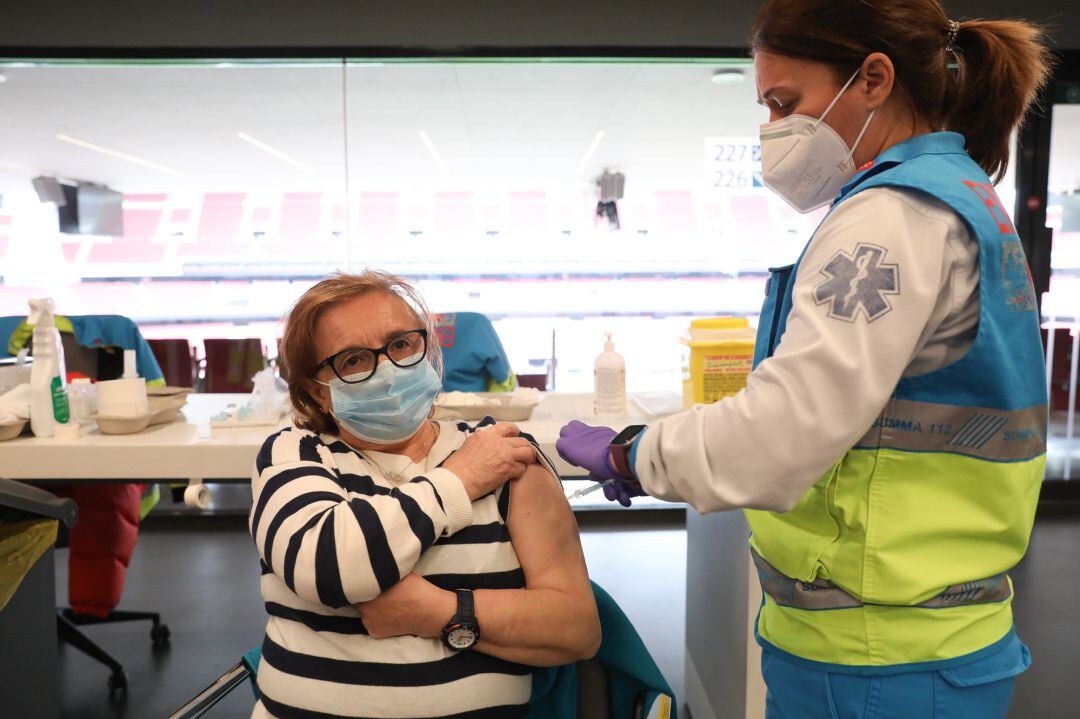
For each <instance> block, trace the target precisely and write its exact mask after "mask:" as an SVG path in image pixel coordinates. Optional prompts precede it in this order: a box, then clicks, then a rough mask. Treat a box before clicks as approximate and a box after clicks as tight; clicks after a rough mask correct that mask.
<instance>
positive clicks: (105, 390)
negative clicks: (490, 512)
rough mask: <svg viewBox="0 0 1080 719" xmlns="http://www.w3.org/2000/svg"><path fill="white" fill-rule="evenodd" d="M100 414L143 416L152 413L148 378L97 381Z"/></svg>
mask: <svg viewBox="0 0 1080 719" xmlns="http://www.w3.org/2000/svg"><path fill="white" fill-rule="evenodd" d="M97 405H98V410H97V411H98V414H100V415H102V416H105V417H141V416H142V415H144V414H149V413H150V405H149V403H148V401H147V398H146V380H144V379H142V378H141V377H139V378H136V379H112V380H108V381H105V382H98V383H97Z"/></svg>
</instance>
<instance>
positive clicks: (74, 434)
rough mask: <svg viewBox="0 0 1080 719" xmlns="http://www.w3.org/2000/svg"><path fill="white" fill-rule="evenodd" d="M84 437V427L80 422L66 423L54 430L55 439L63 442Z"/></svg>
mask: <svg viewBox="0 0 1080 719" xmlns="http://www.w3.org/2000/svg"><path fill="white" fill-rule="evenodd" d="M81 435H82V426H81V425H80V424H79V423H78V422H65V423H63V424H57V425H56V426H55V427H54V428H53V437H55V438H56V439H59V440H61V441H63V442H70V441H72V440H75V439H78V438H79V437H80V436H81Z"/></svg>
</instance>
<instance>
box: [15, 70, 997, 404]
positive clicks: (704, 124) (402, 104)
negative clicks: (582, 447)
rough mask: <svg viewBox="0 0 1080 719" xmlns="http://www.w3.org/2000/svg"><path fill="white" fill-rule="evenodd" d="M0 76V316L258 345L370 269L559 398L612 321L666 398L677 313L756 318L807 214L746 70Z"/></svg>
mask: <svg viewBox="0 0 1080 719" xmlns="http://www.w3.org/2000/svg"><path fill="white" fill-rule="evenodd" d="M0 72H2V73H3V75H4V77H5V80H6V82H4V83H2V84H0V122H2V123H3V125H4V127H5V132H4V133H2V134H0V275H2V285H0V312H2V314H22V313H24V312H25V308H26V299H27V298H28V297H33V296H38V295H42V294H49V295H51V296H53V297H54V298H56V301H57V306H58V309H59V311H60V312H62V313H68V314H93V313H118V314H125V315H129V316H131V317H132V318H133V319H135V320H136V321H137V322H139V324H140V325H141V327H142V329H143V332H144V334H146V335H147V336H150V337H183V338H187V339H189V340H191V341H192V342H193V343H194V344H195V345H196V347H198V346H199V345H200V344H201V339H202V338H204V337H209V336H217V337H221V336H226V337H248V336H258V337H261V338H262V340H263V343H264V345H265V346H266V347H267V349H268V351H269V353H270V354H271V355H273V354H274V353H275V352H274V347H275V340H276V337H277V335H278V334H279V331H280V323H279V320H280V318H281V316H282V315H283V313H284V312H286V311H287V309H288V307H289V306H290V305H291V304H292V302H293V301H294V300H295V299H296V298H297V296H299V294H300V293H301V292H303V291H304V290H305V289H306V288H307V287H309V286H310V285H311V284H312V283H314V282H316V281H317V280H318V279H319V278H320V277H323V276H325V275H326V274H327V273H329V272H332V271H334V270H339V269H340V270H354V271H355V270H359V269H362V268H365V267H374V268H380V269H384V270H388V271H391V272H397V273H400V274H404V275H406V276H409V277H411V278H412V279H414V280H415V281H416V282H417V283H418V284H419V286H420V288H421V290H422V291H423V293H424V295H425V296H426V298H427V299H428V301H429V304H430V305H431V307H432V308H433V309H434V310H436V311H439V312H456V311H477V312H482V313H484V314H487V315H488V316H490V317H491V318H492V320H493V321H494V322H495V324H496V327H497V329H498V331H499V334H500V336H501V337H502V339H503V343H504V345H505V346H506V347H507V350H508V353H509V355H510V358H511V362H512V365H513V367H514V369H515V370H516V371H517V372H519V373H531V372H544V371H546V370H547V369H548V367H549V365H550V360H551V358H552V356H553V354H552V353H553V348H554V357H555V358H556V360H557V371H556V377H555V380H556V387H557V389H559V390H567V391H569V390H574V391H588V390H590V389H591V385H592V364H593V360H594V358H595V356H596V355H597V354H598V353H599V352H600V351H601V349H602V341H603V333H604V332H608V331H611V332H614V333H615V341H616V347H617V349H618V350H619V351H620V352H622V353H623V354H624V355H625V356H626V359H627V365H628V384H629V387H630V389H632V390H659V389H667V390H672V391H677V390H678V389H679V386H680V376H679V373H680V362H679V344H678V341H677V340H678V336H679V335H680V333H682V332H683V331H684V330H685V329H686V327H687V326H688V324H689V321H690V319H691V318H693V317H696V316H710V315H718V314H736V315H746V316H749V317H751V319H752V320H754V318H755V315H756V313H757V311H758V309H759V307H760V304H761V299H762V294H763V291H764V282H765V276H766V270H767V268H768V267H770V266H774V265H782V264H787V263H790V262H792V261H794V260H795V258H796V257H797V256H798V253H799V251H800V250H801V249H802V247H803V245H804V244H805V243H806V241H807V240H808V239H809V237H810V234H811V232H812V231H813V228H814V227H815V226H816V224H817V222H818V221H820V218H821V215H822V213H821V212H818V213H814V214H812V215H809V216H802V215H799V214H797V213H795V212H793V211H792V210H790V209H789V208H788V207H787V206H786V205H785V204H784V203H783V202H782V201H780V200H779V199H777V198H776V197H774V196H773V195H772V194H771V193H770V192H768V191H767V190H766V189H765V188H763V187H762V186H761V176H760V162H759V157H758V154H759V148H758V143H757V140H756V138H757V132H758V126H759V125H760V124H761V123H762V122H764V121H765V120H767V117H766V112H765V110H764V109H763V108H761V107H759V106H758V105H757V104H756V102H755V90H754V84H753V77H752V70H751V68H750V67H749V64H748V63H747V62H745V61H733V60H700V61H618V62H616V61H595V60H594V61H573V60H549V61H536V60H529V61H504V62H499V61H489V60H485V61H473V62H466V61H457V62H417V61H408V62H396V61H381V62H367V61H361V60H341V61H329V62H328V61H320V62H299V61H290V62H271V61H260V62H243V63H224V62H213V63H211V62H197V63H179V64H178V63H154V64H145V63H144V64H132V63H118V64H87V63H65V64H55V63H54V64H37V65H26V64H18V63H14V64H12V63H9V64H8V65H7V66H0ZM605 173H607V179H606V180H604V182H603V183H600V178H601V177H602V176H604V175H605ZM35 178H36V182H35ZM1005 184H1009V183H1005ZM65 198H66V201H65ZM80 200H81V202H80ZM58 201H59V205H58ZM60 205H63V206H60ZM73 206H77V207H78V212H73Z"/></svg>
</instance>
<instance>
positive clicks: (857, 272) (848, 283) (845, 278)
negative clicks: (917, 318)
mask: <svg viewBox="0 0 1080 719" xmlns="http://www.w3.org/2000/svg"><path fill="white" fill-rule="evenodd" d="M886 253H887V252H886V250H885V248H884V247H879V246H877V245H871V244H866V243H862V242H860V243H859V244H857V245H856V246H855V250H854V251H853V252H851V253H850V254H849V253H847V252H845V251H844V250H840V251H839V252H837V253H836V254H835V255H833V257H832V259H830V260H829V261H828V263H826V265H825V266H824V267H823V268H822V269H821V274H822V275H824V276H825V277H826V278H827V279H826V280H825V281H824V282H822V283H821V284H819V285H818V286H817V287H815V288H814V302H815V303H816V304H818V305H824V304H828V305H829V317H832V318H833V319H838V320H844V321H845V322H854V321H855V318H856V317H857V316H858V315H859V311H860V310H861V311H862V314H863V315H865V317H866V321H867V322H873V321H874V320H876V319H878V318H879V317H881V316H882V315H885V314H888V312H889V311H890V310H891V309H892V305H891V304H890V303H889V299H888V295H898V294H900V269H899V266H897V265H895V264H886V263H885V262H884V259H885V255H886Z"/></svg>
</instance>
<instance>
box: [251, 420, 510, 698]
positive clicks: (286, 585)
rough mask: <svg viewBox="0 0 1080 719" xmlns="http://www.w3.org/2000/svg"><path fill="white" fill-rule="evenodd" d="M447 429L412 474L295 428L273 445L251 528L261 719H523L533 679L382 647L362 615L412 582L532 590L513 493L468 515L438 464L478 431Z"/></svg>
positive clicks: (263, 462)
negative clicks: (256, 568)
mask: <svg viewBox="0 0 1080 719" xmlns="http://www.w3.org/2000/svg"><path fill="white" fill-rule="evenodd" d="M439 425H440V433H439V438H438V440H437V441H436V442H435V444H434V446H433V447H432V449H431V452H430V453H429V455H428V457H427V459H426V461H424V462H419V463H416V464H412V465H409V460H408V458H406V457H401V456H397V455H389V454H383V453H379V452H371V451H366V452H364V453H363V454H361V453H359V452H357V451H356V450H353V449H352V448H350V447H349V446H347V445H346V444H345V443H344V442H342V441H341V440H340V439H338V438H337V437H336V436H333V435H316V434H313V433H311V432H307V431H304V430H298V429H295V428H288V429H284V430H281V431H280V432H278V433H276V434H274V435H272V436H271V437H269V438H268V439H267V440H266V442H265V443H264V444H263V447H262V450H261V451H260V452H259V456H258V459H257V461H256V467H255V473H254V477H253V480H252V494H253V502H252V505H253V506H252V511H251V517H250V521H249V526H250V530H251V535H252V537H253V538H254V540H255V544H256V545H257V547H258V550H259V554H260V557H261V559H262V572H263V574H262V594H263V599H264V601H265V606H266V611H267V613H268V614H269V615H270V618H269V621H268V622H267V625H266V637H265V639H264V642H263V661H262V664H261V665H260V668H259V677H258V683H259V692H260V694H261V696H262V699H261V701H260V702H259V703H258V704H257V705H256V707H255V712H254V714H253V717H279V718H280V719H293V718H294V717H295V718H297V719H316V718H317V719H335V718H337V717H372V718H374V717H462V718H463V719H464V718H465V717H469V718H470V719H481V718H483V719H488V718H490V719H501V718H502V717H520V716H524V714H525V708H526V705H527V703H528V700H529V695H530V692H531V687H532V679H531V668H530V667H525V666H523V665H518V664H514V663H511V662H507V661H503V660H501V659H496V658H494V657H491V656H488V655H486V654H481V653H479V652H464V653H461V654H457V653H455V652H452V651H450V650H449V649H447V648H446V647H445V646H444V645H443V644H442V642H441V640H439V639H430V638H428V639H425V638H420V637H412V636H406V637H393V638H389V639H374V638H372V637H370V636H368V635H367V631H366V629H365V628H364V624H363V622H362V621H361V619H360V615H359V613H358V612H357V611H356V609H355V608H354V607H353V605H355V604H358V603H360V602H364V601H367V600H370V599H373V598H374V597H376V596H377V595H378V594H379V593H380V592H382V591H384V590H386V589H389V588H390V587H392V586H393V585H394V584H395V583H396V582H397V581H398V579H400V578H401V577H404V576H405V575H406V574H408V573H409V572H414V573H416V574H418V575H420V576H422V577H424V578H425V579H427V580H428V581H429V582H431V583H433V584H435V585H436V586H439V587H441V588H443V589H447V590H454V589H458V588H464V589H519V588H522V587H524V586H525V577H524V574H523V572H522V569H521V565H520V564H519V562H518V558H517V554H516V553H515V552H514V548H513V546H512V545H511V543H510V534H509V530H508V529H507V525H506V521H507V516H508V511H509V503H510V486H511V485H510V483H507V484H506V485H504V486H503V487H502V488H501V489H499V490H497V491H496V492H494V493H491V494H488V495H487V496H485V497H481V498H480V499H478V500H477V501H475V502H470V501H469V498H468V495H467V494H466V493H465V489H464V487H463V486H462V484H461V482H460V480H458V479H457V477H455V476H454V475H453V473H451V472H450V471H449V470H447V469H443V468H441V466H440V465H441V464H442V463H443V462H444V461H445V460H446V458H447V457H449V456H450V455H451V454H452V453H453V452H454V451H456V450H457V449H458V448H459V447H460V446H461V445H462V443H463V442H464V441H465V438H466V436H467V435H468V433H470V432H471V431H473V429H472V428H470V427H469V426H468V425H465V424H460V425H456V424H453V423H449V422H440V423H439ZM380 467H381V468H382V469H380ZM383 469H385V470H386V471H388V472H390V473H399V472H401V471H402V470H404V479H403V480H402V481H401V482H399V483H397V484H396V485H395V483H394V482H392V481H391V480H389V479H387V478H386V477H385V476H384V474H383Z"/></svg>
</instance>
